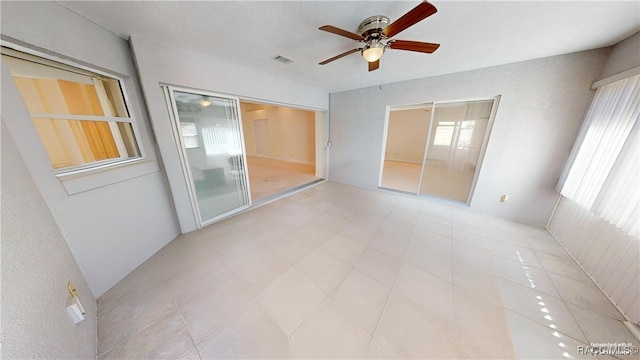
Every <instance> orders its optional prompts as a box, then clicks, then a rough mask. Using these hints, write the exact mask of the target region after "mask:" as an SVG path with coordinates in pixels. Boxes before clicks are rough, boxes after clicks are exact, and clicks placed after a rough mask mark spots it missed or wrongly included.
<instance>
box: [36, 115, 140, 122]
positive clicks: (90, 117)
mask: <svg viewBox="0 0 640 360" xmlns="http://www.w3.org/2000/svg"><path fill="white" fill-rule="evenodd" d="M31 117H32V118H44V119H56V120H80V121H105V122H124V123H132V122H134V121H135V119H134V118H123V117H116V116H97V115H71V114H31Z"/></svg>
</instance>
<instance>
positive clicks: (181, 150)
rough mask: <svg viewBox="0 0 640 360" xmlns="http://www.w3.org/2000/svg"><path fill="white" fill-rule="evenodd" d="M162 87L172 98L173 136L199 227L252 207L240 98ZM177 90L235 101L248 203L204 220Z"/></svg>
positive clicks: (167, 86)
mask: <svg viewBox="0 0 640 360" xmlns="http://www.w3.org/2000/svg"><path fill="white" fill-rule="evenodd" d="M162 88H163V89H164V90H165V98H166V97H167V95H168V97H169V100H170V103H169V104H170V105H171V110H172V111H170V112H169V116H170V118H171V127H172V129H173V136H174V139H175V141H176V145H177V146H178V149H177V150H178V154H179V158H180V162H181V166H182V170H183V173H184V175H185V177H186V179H185V180H186V182H187V189H188V192H189V198H190V200H191V207H192V210H194V215H196V225H197V227H198V229H200V228H202V227H203V226H206V225H209V224H212V223H214V222H217V221H219V220H221V219H224V218H226V217H229V216H230V215H233V214H235V213H237V212H240V211H242V210H244V209H247V208H250V207H251V188H250V184H249V170H248V167H247V149H246V148H245V141H244V131H243V127H242V111H241V109H240V99H239V98H237V97H234V96H229V95H226V94H220V93H215V92H211V91H206V90H196V89H191V88H186V87H181V86H171V85H162ZM176 91H179V92H186V93H191V94H198V95H204V96H212V97H218V98H223V99H228V100H232V101H233V102H234V104H235V108H236V113H237V115H238V119H237V121H238V131H239V132H240V134H239V136H240V145H241V146H242V164H243V169H242V170H243V171H242V172H243V174H244V176H243V179H242V183H241V185H244V186H243V187H244V190H245V191H243V194H242V195H243V197H244V198H245V199H246V201H247V203H246V205H242V206H239V207H237V208H234V209H232V210H230V211H227V212H225V213H222V214H220V215H218V216H215V217H213V218H211V219H207V220H204V221H203V220H202V215H201V213H200V208H199V207H198V199H197V197H196V191H195V188H194V184H195V182H194V180H193V174H192V172H191V168H190V167H189V166H188V159H187V154H186V146H185V144H184V140H183V139H182V136H181V132H180V129H179V127H178V125H179V122H180V116H179V114H178V107H177V104H176V99H175V95H174V94H175V92H176Z"/></svg>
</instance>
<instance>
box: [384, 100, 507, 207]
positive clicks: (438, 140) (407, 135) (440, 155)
mask: <svg viewBox="0 0 640 360" xmlns="http://www.w3.org/2000/svg"><path fill="white" fill-rule="evenodd" d="M496 108H497V98H494V99H485V100H475V101H460V102H437V103H427V104H422V105H417V106H410V107H397V108H391V109H390V110H389V115H388V118H387V124H386V128H385V133H386V136H385V144H384V151H383V156H382V166H381V172H380V179H379V186H380V187H382V188H387V189H393V190H399V191H403V192H409V193H415V194H418V195H429V196H437V197H441V198H446V199H450V200H455V201H461V202H466V203H469V202H470V200H471V196H472V189H473V186H474V184H475V180H476V178H477V170H478V169H479V166H480V163H481V161H482V155H483V154H484V149H485V147H486V143H487V141H488V137H489V133H490V129H491V123H492V120H493V114H494V113H495V110H496Z"/></svg>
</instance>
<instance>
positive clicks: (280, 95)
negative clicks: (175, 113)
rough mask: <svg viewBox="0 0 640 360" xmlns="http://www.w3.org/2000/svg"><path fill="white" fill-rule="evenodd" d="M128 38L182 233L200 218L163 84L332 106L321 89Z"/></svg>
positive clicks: (296, 104)
mask: <svg viewBox="0 0 640 360" xmlns="http://www.w3.org/2000/svg"><path fill="white" fill-rule="evenodd" d="M129 42H130V44H131V47H132V49H133V53H134V57H135V61H136V65H137V67H138V73H139V75H140V83H141V85H142V89H143V91H144V96H145V99H146V102H147V106H148V108H149V116H150V118H151V122H152V124H153V128H154V134H155V136H156V139H157V140H158V147H159V149H160V154H161V156H162V161H163V164H164V166H165V169H166V172H167V177H168V180H169V184H170V187H171V193H172V195H173V201H174V204H175V208H176V212H177V216H178V221H179V223H180V229H181V231H182V232H183V233H186V232H189V231H192V230H195V229H196V228H197V221H196V219H195V217H194V215H193V211H192V208H191V204H190V202H189V196H188V192H187V185H186V183H185V179H184V177H183V175H182V167H181V164H180V159H179V155H178V154H179V153H178V150H177V149H178V148H177V145H176V142H175V139H174V137H173V131H172V128H171V120H170V118H169V114H168V111H167V104H166V101H165V98H164V95H163V92H162V88H161V84H172V85H178V86H183V87H188V88H192V89H203V90H207V91H213V92H217V93H221V94H226V95H234V96H239V97H241V98H243V99H255V100H260V101H261V102H267V103H274V104H279V105H284V106H287V105H290V106H291V107H298V108H308V109H312V110H326V109H328V95H327V93H326V92H324V91H323V90H320V89H318V88H315V87H312V86H309V85H305V84H300V83H296V82H293V81H290V80H286V79H283V78H280V77H277V76H274V75H272V74H270V73H265V72H261V71H259V70H255V69H249V68H245V67H241V66H238V65H236V64H233V63H229V62H226V61H224V60H221V59H217V58H215V57H211V56H206V55H202V54H199V53H195V52H193V51H190V50H186V49H181V48H178V47H175V46H172V45H168V44H160V43H157V42H151V41H148V40H145V39H142V38H138V37H132V38H131V39H130V40H129Z"/></svg>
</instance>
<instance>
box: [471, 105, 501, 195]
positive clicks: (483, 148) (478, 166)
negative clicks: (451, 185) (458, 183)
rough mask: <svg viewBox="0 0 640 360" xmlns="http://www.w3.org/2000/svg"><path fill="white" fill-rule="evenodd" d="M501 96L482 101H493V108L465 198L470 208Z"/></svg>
mask: <svg viewBox="0 0 640 360" xmlns="http://www.w3.org/2000/svg"><path fill="white" fill-rule="evenodd" d="M501 97H502V95H496V96H494V97H493V98H487V99H484V100H489V99H493V106H492V107H491V114H490V115H489V121H487V128H486V129H485V131H484V138H483V139H482V146H480V154H479V156H478V161H477V162H476V170H475V171H474V174H473V179H472V180H471V187H470V188H469V197H468V198H467V202H466V204H467V206H469V207H471V201H472V200H473V195H474V194H475V191H476V184H477V182H478V178H479V177H480V171H481V170H482V162H483V161H484V156H485V154H486V152H487V146H489V138H490V137H491V131H492V130H493V124H494V122H495V119H496V114H497V113H498V105H500V99H501Z"/></svg>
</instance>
